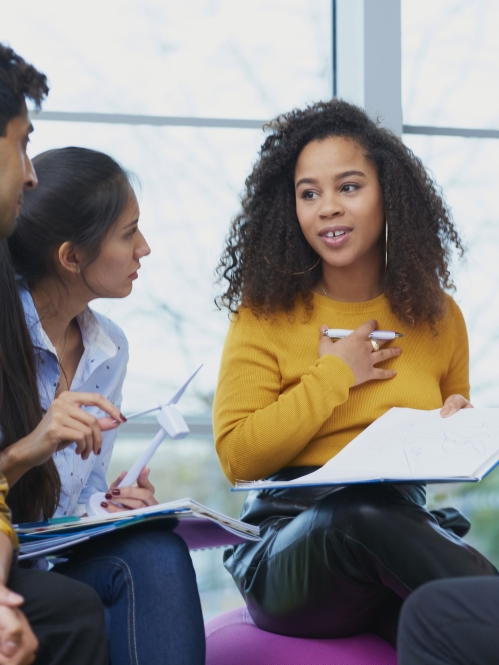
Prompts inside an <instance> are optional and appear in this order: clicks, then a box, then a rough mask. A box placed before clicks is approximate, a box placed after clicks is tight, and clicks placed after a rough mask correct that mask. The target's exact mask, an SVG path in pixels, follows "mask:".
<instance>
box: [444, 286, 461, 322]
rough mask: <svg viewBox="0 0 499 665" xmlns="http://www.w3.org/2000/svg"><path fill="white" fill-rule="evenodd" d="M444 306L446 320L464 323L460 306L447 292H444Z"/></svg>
mask: <svg viewBox="0 0 499 665" xmlns="http://www.w3.org/2000/svg"><path fill="white" fill-rule="evenodd" d="M445 307H446V311H445V318H446V320H447V321H449V322H452V323H457V322H463V323H464V316H463V313H462V311H461V308H460V307H459V305H458V304H457V302H456V301H455V300H454V298H453V297H452V296H451V295H449V294H448V293H446V294H445Z"/></svg>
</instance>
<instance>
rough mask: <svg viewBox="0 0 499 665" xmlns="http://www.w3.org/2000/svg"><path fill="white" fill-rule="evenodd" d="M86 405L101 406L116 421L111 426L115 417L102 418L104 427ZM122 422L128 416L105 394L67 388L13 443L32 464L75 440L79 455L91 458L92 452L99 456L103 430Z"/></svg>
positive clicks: (40, 461) (47, 457)
mask: <svg viewBox="0 0 499 665" xmlns="http://www.w3.org/2000/svg"><path fill="white" fill-rule="evenodd" d="M82 406H96V407H98V408H99V409H101V410H102V411H104V412H105V413H108V414H109V415H110V416H111V418H113V419H114V420H115V423H114V424H111V425H110V424H109V423H110V422H111V423H112V422H113V421H112V420H111V421H110V419H109V418H105V419H102V420H103V422H104V425H105V426H103V427H102V428H101V427H100V426H99V420H98V419H97V418H96V417H95V416H93V415H91V414H90V413H88V412H87V411H84V410H83V409H82V408H81V407H82ZM122 422H125V419H124V417H123V416H122V415H121V413H120V411H119V409H117V408H116V407H115V406H114V404H111V402H110V401H109V400H107V399H106V398H105V397H103V396H102V395H99V394H97V393H78V392H70V391H65V392H63V393H61V394H60V395H59V396H58V397H56V399H55V400H54V401H53V402H52V404H51V405H50V408H49V409H48V411H47V413H46V414H45V415H44V416H43V418H42V420H41V421H40V423H39V425H38V426H37V427H36V429H34V430H33V431H32V432H31V434H28V436H26V437H24V439H21V440H20V441H18V442H17V443H16V444H13V445H14V446H17V447H18V450H17V454H18V456H19V455H20V456H21V457H22V459H23V461H24V463H25V464H27V465H28V466H29V467H33V466H38V465H40V464H43V463H44V462H46V461H47V460H48V459H49V458H50V457H52V455H53V454H54V453H56V452H57V451H58V450H62V449H63V448H66V447H67V446H68V445H70V444H71V443H73V442H75V443H76V451H75V452H76V454H77V455H81V457H82V459H87V458H88V457H89V455H90V453H92V452H93V453H95V454H96V455H98V454H99V453H100V450H101V446H102V429H114V428H116V427H118V426H119V425H120V424H121V423H122Z"/></svg>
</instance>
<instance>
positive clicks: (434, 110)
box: [402, 0, 499, 129]
mask: <svg viewBox="0 0 499 665" xmlns="http://www.w3.org/2000/svg"><path fill="white" fill-rule="evenodd" d="M498 24H499V3H497V2H495V1H494V0H480V2H479V3H477V2H474V1H473V0H439V2H435V1H434V0H418V2H414V1H413V0H402V91H403V94H402V97H403V102H402V108H403V112H404V123H405V124H409V125H440V126H444V127H447V126H453V127H478V128H489V129H490V128H495V129H498V128H499V104H498V103H497V100H498V95H497V85H496V81H497V78H498V74H499V40H498V39H497V26H498Z"/></svg>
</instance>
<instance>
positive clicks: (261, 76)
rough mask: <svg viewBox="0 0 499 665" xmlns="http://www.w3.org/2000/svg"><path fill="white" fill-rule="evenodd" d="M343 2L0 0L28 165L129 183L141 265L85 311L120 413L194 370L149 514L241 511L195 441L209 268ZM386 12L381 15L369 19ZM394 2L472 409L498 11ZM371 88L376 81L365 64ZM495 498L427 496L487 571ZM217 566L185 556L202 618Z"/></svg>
mask: <svg viewBox="0 0 499 665" xmlns="http://www.w3.org/2000/svg"><path fill="white" fill-rule="evenodd" d="M362 2H368V3H371V2H372V3H374V2H377V0H348V2H345V0H336V3H335V1H334V0H265V1H263V0H238V1H237V2H234V1H233V0H189V2H184V3H181V2H165V1H164V0H105V1H104V2H103V1H102V0H100V1H99V2H98V1H97V0H87V2H85V3H84V4H78V3H72V2H64V0H44V2H42V3H40V2H35V1H34V0H27V1H26V2H25V4H24V7H25V9H26V11H25V12H23V16H22V20H21V19H20V17H19V10H18V8H17V7H16V4H15V3H13V2H9V1H8V0H0V5H1V16H2V20H1V25H0V40H2V41H7V42H10V44H11V45H12V46H13V47H14V48H15V49H16V50H18V51H19V53H21V54H22V55H23V56H24V57H26V58H27V59H28V60H31V61H33V62H34V63H35V64H36V65H37V66H38V67H39V68H40V69H42V70H44V71H46V73H47V74H48V75H49V78H50V83H51V88H52V89H51V93H50V96H49V98H48V100H47V103H46V104H45V105H44V110H43V112H42V114H41V115H40V116H39V118H38V119H36V118H35V120H34V124H35V128H36V131H35V134H34V136H33V142H32V146H31V151H32V154H37V153H39V152H41V151H43V150H46V149H48V148H53V147H59V146H65V145H80V146H86V147H91V148H96V149H98V150H103V151H105V152H108V153H109V154H111V155H113V156H114V157H116V158H117V159H118V160H119V161H120V162H121V163H123V165H124V166H125V167H126V168H128V169H129V170H131V171H133V172H134V173H135V174H136V175H137V176H138V178H139V180H140V182H141V187H140V189H139V200H140V205H141V226H142V230H143V232H144V234H145V236H146V238H147V240H148V241H149V243H150V245H151V248H152V254H151V256H150V257H147V258H145V259H144V260H143V262H142V265H143V267H142V269H141V272H140V278H139V280H138V281H137V282H136V283H135V286H134V291H133V293H132V295H131V296H130V297H129V298H127V299H125V300H122V301H100V302H97V303H96V304H95V307H96V308H97V309H99V310H100V311H102V312H103V313H105V314H107V315H108V316H110V317H111V318H113V319H114V320H115V321H116V322H117V323H118V324H119V325H121V326H122V328H123V329H124V331H125V333H126V334H127V336H128V338H129V341H130V352H131V359H130V367H129V373H128V377H127V381H126V384H125V390H124V406H123V408H124V412H125V413H127V412H130V411H132V410H135V409H139V408H142V407H147V406H149V405H150V404H154V403H155V402H156V400H157V399H158V398H160V397H164V396H168V395H169V394H170V391H172V390H173V389H175V387H176V386H177V385H178V384H179V383H180V382H181V381H182V380H183V379H184V378H185V377H186V376H187V375H188V374H189V373H190V372H191V371H192V370H193V369H194V368H195V367H196V366H197V365H198V364H200V363H201V362H204V364H205V367H204V369H203V370H202V372H201V373H200V375H199V377H198V378H197V379H196V382H195V384H194V385H193V387H192V389H190V390H189V392H188V394H187V395H186V399H185V401H184V403H183V406H182V408H183V410H184V412H186V413H189V414H191V421H192V422H193V423H194V425H193V430H194V429H195V428H196V427H197V429H196V432H197V435H195V436H192V437H191V438H190V439H188V440H187V441H185V442H181V443H180V444H172V443H171V442H170V443H168V442H167V443H165V444H163V447H162V448H161V449H160V451H158V454H157V456H156V458H155V460H154V464H153V465H152V466H153V480H154V482H155V483H156V485H157V486H158V493H159V498H160V499H161V500H167V499H169V498H171V499H173V498H178V497H180V496H186V495H188V494H191V495H192V496H193V497H194V498H197V499H200V500H201V501H205V502H207V503H209V504H210V505H212V506H213V507H215V508H219V509H221V510H225V511H226V512H229V513H231V514H233V515H237V514H238V510H239V506H240V502H241V500H242V497H241V496H240V495H237V496H234V495H231V494H230V493H229V492H228V487H229V486H228V483H227V482H226V481H225V479H224V478H223V476H222V475H221V472H220V470H219V467H218V462H217V459H216V456H215V454H214V452H213V449H212V443H213V442H212V438H211V435H210V428H209V418H210V409H211V402H212V398H213V393H214V390H215V386H216V378H217V372H218V364H219V359H220V354H221V349H222V344H223V339H224V335H225V331H226V329H227V325H228V319H227V315H226V313H225V312H220V311H218V310H217V308H216V307H215V305H214V303H213V299H214V297H215V295H216V293H217V288H216V287H215V286H214V284H213V281H214V280H213V272H214V269H215V266H216V264H217V260H218V257H219V255H220V252H221V250H222V246H223V239H224V236H225V235H226V233H227V231H228V228H229V224H230V220H231V218H232V217H233V216H234V215H235V214H236V213H237V210H238V206H239V196H240V193H241V192H242V190H243V187H244V180H245V177H246V175H247V174H248V173H249V170H250V168H251V165H252V163H253V162H254V160H255V159H256V156H257V152H258V148H259V146H260V145H261V143H262V141H263V138H264V134H263V132H262V123H263V122H264V121H265V120H267V119H270V118H272V117H274V116H276V115H277V114H279V113H281V112H284V111H288V110H290V109H291V108H293V107H296V106H303V105H305V104H307V103H311V102H315V101H318V100H319V99H329V98H330V97H331V95H332V91H333V89H334V81H333V78H334V77H333V62H334V61H335V58H337V57H340V56H341V54H342V53H343V50H342V49H344V47H345V41H348V39H350V38H348V39H346V40H345V39H344V44H343V46H341V45H340V46H341V48H340V52H338V53H335V50H336V49H333V48H332V47H333V45H334V43H335V40H334V38H333V24H334V23H335V21H334V16H335V13H334V12H333V7H334V6H335V5H338V6H339V5H340V4H341V6H342V8H343V14H342V15H341V16H342V18H341V21H343V23H341V24H342V25H343V26H345V23H344V20H346V21H347V24H346V25H347V28H348V34H349V35H350V27H351V25H350V24H351V22H353V21H357V20H359V16H361V14H362V12H360V13H359V11H358V10H359V7H360V6H361V4H362ZM390 2H391V3H392V4H397V0H389V2H388V0H384V2H383V3H381V2H380V7H381V6H382V5H383V6H385V7H386V6H388V5H389V4H390ZM478 4H479V10H478ZM401 6H402V30H401V38H402V39H401V41H402V62H401V67H402V109H403V123H404V134H403V140H404V141H405V142H406V144H407V145H408V146H409V147H411V148H412V149H413V150H414V152H415V153H416V154H417V155H418V156H419V157H421V158H422V160H423V162H424V163H425V165H426V166H427V167H428V168H429V169H430V170H431V171H432V172H433V173H434V174H435V177H436V180H437V182H438V183H439V185H440V186H442V188H443V191H444V193H445V197H446V199H447V201H448V203H449V204H450V206H451V208H452V211H453V215H454V219H455V221H456V223H457V225H458V226H459V228H460V229H461V231H462V234H463V237H464V240H465V244H466V245H467V247H468V250H469V251H468V254H467V257H468V258H467V261H466V262H463V261H458V260H457V259H456V261H455V282H456V286H457V290H456V293H455V297H456V300H457V301H458V303H459V304H460V306H461V308H462V310H463V313H464V315H465V318H466V320H467V323H468V330H469V336H470V349H471V381H472V396H473V400H474V403H475V404H476V405H477V406H497V395H498V394H499V360H498V359H497V358H498V346H497V342H498V338H499V325H498V315H497V308H496V302H495V301H496V298H495V285H496V284H497V283H499V261H498V260H497V258H496V255H497V250H496V247H497V246H499V224H498V215H499V213H498V210H499V201H498V196H497V185H496V182H497V178H498V174H499V140H497V139H499V103H498V102H497V99H498V95H497V92H496V88H497V85H496V84H495V80H496V78H497V77H496V73H498V72H499V42H498V41H497V39H496V34H495V26H496V25H497V23H498V21H499V6H498V4H497V3H496V2H494V0H480V3H477V2H473V1H472V0H439V2H435V1H434V0H418V2H414V0H401ZM345 10H346V13H345ZM344 17H346V19H345V18H344ZM354 32H355V31H353V32H352V34H354ZM359 34H360V33H359ZM344 36H345V35H344ZM340 38H341V35H339V36H338V40H337V43H338V44H340V41H341V39H340ZM347 46H348V44H347ZM359 62H360V60H355V59H354V60H351V61H349V62H347V63H346V66H345V63H343V65H342V72H343V74H342V75H343V76H345V75H346V76H348V77H349V76H350V75H352V76H353V74H354V73H355V72H352V67H353V66H357V64H358V63H359ZM352 63H353V64H352ZM356 63H357V64H356ZM376 76H379V77H380V79H379V81H380V84H383V85H385V84H386V81H385V71H384V70H383V69H382V68H381V69H380V71H378V72H377V73H376ZM354 78H355V77H354ZM421 250H422V251H424V247H422V248H421ZM423 361H424V360H423ZM196 419H197V420H196ZM153 429H154V427H153V424H152V423H147V422H143V423H142V424H141V425H139V426H138V427H135V429H131V428H129V430H128V433H126V430H124V431H123V433H122V434H121V436H120V438H119V439H118V444H117V446H116V450H115V456H114V458H113V462H112V469H111V475H112V474H114V473H117V472H119V471H120V470H121V469H122V468H127V467H128V466H129V465H130V463H131V462H132V461H133V460H134V459H135V457H136V456H137V455H138V454H139V452H140V450H141V448H143V446H145V445H146V443H147V441H148V440H149V438H150V435H151V433H152V431H153ZM497 485H498V482H497V481H496V480H495V475H492V476H491V477H490V479H488V480H487V481H486V482H485V483H483V484H481V485H480V486H479V487H478V488H477V490H478V492H476V491H475V492H473V491H471V490H470V489H469V488H468V487H464V488H463V487H462V486H453V488H451V490H448V489H442V488H437V489H436V490H435V491H433V493H432V494H431V500H435V492H437V493H440V494H441V495H442V496H443V493H444V492H448V491H452V492H453V494H454V495H453V496H452V497H449V499H451V500H452V501H454V502H457V503H460V505H461V506H464V507H465V510H466V511H468V513H469V514H474V515H475V517H476V520H475V521H476V524H477V528H476V529H475V531H474V533H475V536H474V537H475V539H476V541H477V542H478V543H479V544H480V545H481V546H483V547H485V548H487V551H488V552H489V554H490V556H492V557H496V560H497V561H499V531H494V530H493V529H491V528H490V524H489V522H488V520H489V517H490V516H491V512H490V511H493V510H497V508H495V507H494V506H496V507H497V506H499V491H498V490H497V489H496V486H497ZM477 497H478V498H477ZM440 498H441V497H440ZM483 506H486V510H485V509H484V508H483ZM484 510H485V512H484ZM487 511H488V512H487ZM495 522H497V523H499V521H498V520H497V515H495V516H494V523H495ZM481 524H482V525H484V527H483V528H481V527H480V525H481ZM485 525H486V527H485ZM472 534H473V532H472ZM220 560H221V554H220V552H218V551H214V552H210V553H201V554H198V555H195V562H196V567H197V570H198V580H199V583H200V587H201V591H202V598H203V604H204V609H205V613H206V615H207V616H209V615H211V614H213V613H215V612H219V611H221V610H222V609H226V608H228V607H230V606H231V605H233V604H235V603H240V602H242V601H241V599H240V598H239V596H238V593H237V591H236V590H235V587H234V585H233V583H232V581H231V579H230V577H229V576H228V575H226V574H225V573H224V571H223V568H222V566H221V563H220Z"/></svg>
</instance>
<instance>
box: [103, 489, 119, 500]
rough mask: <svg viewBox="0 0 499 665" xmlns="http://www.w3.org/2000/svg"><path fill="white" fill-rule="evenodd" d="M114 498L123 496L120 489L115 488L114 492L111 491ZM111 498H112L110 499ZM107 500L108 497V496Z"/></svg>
mask: <svg viewBox="0 0 499 665" xmlns="http://www.w3.org/2000/svg"><path fill="white" fill-rule="evenodd" d="M111 491H112V493H113V495H114V496H119V495H120V494H121V492H120V490H119V489H118V488H115V489H114V490H111ZM109 498H111V497H109ZM106 499H107V496H106Z"/></svg>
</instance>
